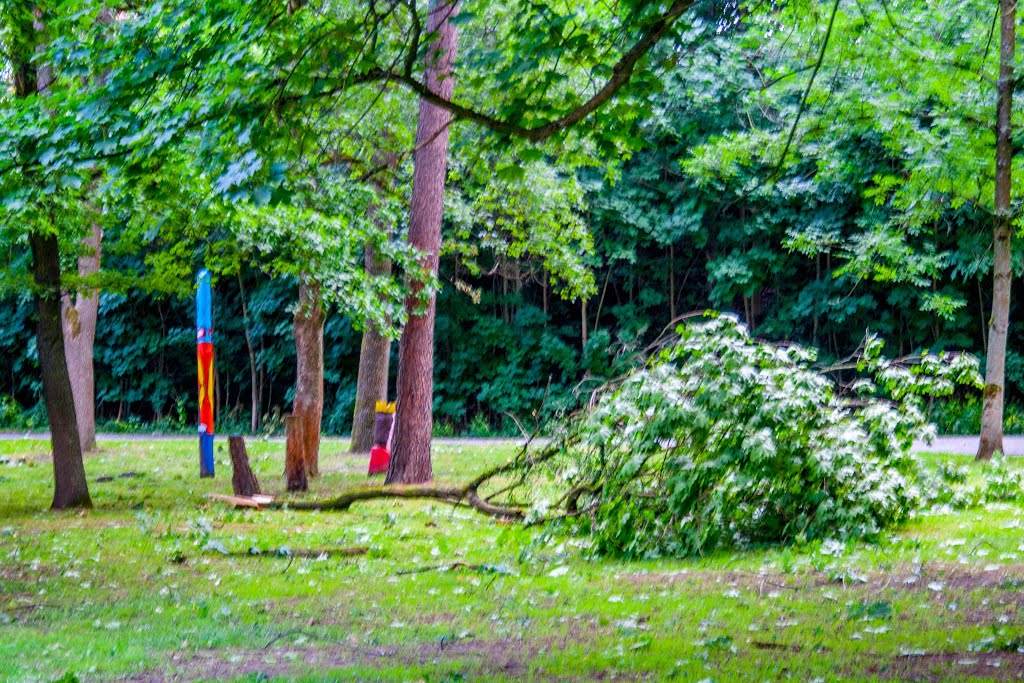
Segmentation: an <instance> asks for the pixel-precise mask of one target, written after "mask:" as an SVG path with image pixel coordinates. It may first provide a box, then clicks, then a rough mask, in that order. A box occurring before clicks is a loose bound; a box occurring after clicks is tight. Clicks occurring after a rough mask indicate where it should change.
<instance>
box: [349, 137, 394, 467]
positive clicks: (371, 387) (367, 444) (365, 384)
mask: <svg viewBox="0 0 1024 683" xmlns="http://www.w3.org/2000/svg"><path fill="white" fill-rule="evenodd" d="M374 163H375V164H377V165H382V166H385V167H386V168H387V169H388V170H389V171H393V170H394V169H395V167H396V166H397V165H398V155H397V154H395V153H394V152H381V153H378V154H375V155H374ZM386 177H387V178H388V179H387V180H384V181H381V182H379V183H377V184H376V187H375V189H376V192H377V196H378V198H379V199H381V200H383V199H384V198H385V196H386V195H387V194H389V193H390V192H391V191H392V190H393V183H392V181H391V180H390V177H391V176H390V175H388V176H386ZM370 211H372V213H373V220H374V224H375V225H376V227H377V229H378V230H380V231H381V233H382V234H387V235H390V234H391V226H390V225H387V224H386V223H385V221H384V220H382V219H381V216H380V212H379V211H378V210H377V206H376V205H371V206H370ZM391 267H392V264H391V261H390V259H386V258H379V257H378V255H377V254H376V253H375V251H374V249H373V247H372V245H369V244H368V245H366V253H365V255H364V269H365V270H366V274H367V275H369V276H370V277H373V278H376V277H387V276H390V275H391ZM390 363H391V340H390V339H388V338H386V337H384V336H383V335H381V333H380V330H379V329H378V328H377V326H376V325H374V324H373V323H368V324H367V326H366V329H365V330H363V340H362V345H361V346H360V348H359V374H358V378H357V379H356V404H355V409H354V410H353V414H352V443H351V445H350V447H349V450H350V451H351V452H352V453H369V452H370V449H371V448H373V426H374V424H375V422H376V405H377V401H386V400H387V399H388V369H389V368H388V366H389V365H390Z"/></svg>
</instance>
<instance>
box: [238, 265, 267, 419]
mask: <svg viewBox="0 0 1024 683" xmlns="http://www.w3.org/2000/svg"><path fill="white" fill-rule="evenodd" d="M238 293H239V295H240V296H239V299H240V300H241V302H242V332H243V333H244V335H245V348H246V350H247V351H248V352H249V381H250V389H251V391H250V392H249V406H250V411H249V431H250V432H251V433H253V434H255V433H256V432H257V431H259V428H260V393H261V391H262V388H263V387H262V383H261V381H260V371H259V368H257V367H256V349H255V348H254V347H253V345H252V332H251V331H250V330H249V306H248V304H246V303H245V284H244V282H243V281H242V271H241V270H239V271H238Z"/></svg>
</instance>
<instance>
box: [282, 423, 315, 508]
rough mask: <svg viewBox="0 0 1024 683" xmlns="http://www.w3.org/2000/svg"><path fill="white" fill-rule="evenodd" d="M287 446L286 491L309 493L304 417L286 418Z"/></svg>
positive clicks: (285, 455)
mask: <svg viewBox="0 0 1024 683" xmlns="http://www.w3.org/2000/svg"><path fill="white" fill-rule="evenodd" d="M284 427H285V435H286V437H285V438H286V441H287V443H286V445H285V454H284V476H285V480H286V482H287V483H286V486H285V489H286V490H288V491H289V492H296V491H307V490H309V485H308V484H307V482H306V439H305V420H303V418H302V415H286V416H285V418H284Z"/></svg>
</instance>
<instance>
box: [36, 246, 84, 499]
mask: <svg viewBox="0 0 1024 683" xmlns="http://www.w3.org/2000/svg"><path fill="white" fill-rule="evenodd" d="M29 244H30V246H31V248H32V272H33V275H34V277H35V283H36V287H37V290H36V310H37V311H38V315H39V327H38V330H37V332H36V347H37V350H38V354H39V368H40V370H41V371H42V375H43V394H44V396H45V398H46V415H47V417H48V418H49V420H50V442H51V444H52V447H53V481H54V490H53V505H52V507H53V509H55V510H63V509H65V508H70V507H89V506H91V505H92V501H91V500H90V499H89V485H88V484H87V483H86V481H85V465H84V464H83V462H82V444H81V441H79V436H78V422H77V419H76V418H75V397H74V394H73V393H72V390H71V378H70V376H69V375H68V364H67V355H66V353H65V349H64V331H63V329H62V326H61V291H60V247H59V245H58V243H57V236H56V235H52V234H46V235H41V234H38V233H32V234H31V235H29Z"/></svg>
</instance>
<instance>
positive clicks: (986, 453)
mask: <svg viewBox="0 0 1024 683" xmlns="http://www.w3.org/2000/svg"><path fill="white" fill-rule="evenodd" d="M999 8H1000V13H1001V15H1002V16H1001V20H1000V56H999V81H998V90H999V99H998V105H997V110H996V193H995V195H996V196H995V225H994V229H993V239H992V317H991V318H989V331H988V354H987V360H986V363H985V394H984V398H983V403H982V410H981V441H980V442H979V444H978V455H977V459H978V460H988V459H990V458H991V457H992V455H993V454H994V453H995V452H996V451H1002V450H1003V399H1004V394H1005V384H1006V382H1005V380H1006V340H1007V337H1008V335H1009V328H1010V285H1011V279H1012V276H1013V273H1012V266H1011V263H1010V249H1011V236H1012V234H1013V213H1012V209H1011V205H1010V199H1011V198H1010V192H1011V188H1012V171H1013V128H1012V113H1013V60H1014V51H1015V49H1016V10H1017V1H1016V0H1000V2H999Z"/></svg>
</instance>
